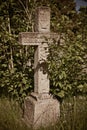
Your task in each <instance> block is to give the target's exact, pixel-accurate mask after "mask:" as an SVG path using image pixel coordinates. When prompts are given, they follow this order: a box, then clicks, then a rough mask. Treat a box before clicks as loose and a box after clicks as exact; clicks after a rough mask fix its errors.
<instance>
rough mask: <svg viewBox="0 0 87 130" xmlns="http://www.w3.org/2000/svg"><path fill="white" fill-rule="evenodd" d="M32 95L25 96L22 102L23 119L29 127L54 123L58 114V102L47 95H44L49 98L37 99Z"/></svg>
mask: <svg viewBox="0 0 87 130" xmlns="http://www.w3.org/2000/svg"><path fill="white" fill-rule="evenodd" d="M32 95H33V96H32ZM32 95H31V96H29V97H27V98H26V99H25V103H24V107H25V108H24V120H25V122H26V124H27V125H28V126H29V127H33V128H38V127H40V126H42V127H46V126H49V125H50V124H51V125H52V124H54V123H56V122H57V121H58V118H59V116H60V104H59V102H58V101H57V100H56V99H53V98H52V97H50V96H47V95H45V97H50V98H47V99H46V98H45V99H44V98H42V99H41V98H40V99H39V98H37V96H35V94H32ZM35 97H36V98H35ZM40 97H41V96H40ZM42 97H44V96H42Z"/></svg>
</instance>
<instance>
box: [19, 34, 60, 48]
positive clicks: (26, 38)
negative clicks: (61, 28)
mask: <svg viewBox="0 0 87 130" xmlns="http://www.w3.org/2000/svg"><path fill="white" fill-rule="evenodd" d="M46 39H50V42H52V39H55V40H56V41H57V40H58V39H59V36H58V34H57V33H39V32H22V33H20V34H19V43H20V44H22V45H37V46H38V45H40V44H41V43H42V42H47V40H46Z"/></svg>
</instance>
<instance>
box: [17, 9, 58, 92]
mask: <svg viewBox="0 0 87 130" xmlns="http://www.w3.org/2000/svg"><path fill="white" fill-rule="evenodd" d="M35 31H36V32H24V33H23V32H22V33H20V34H19V41H20V43H21V44H22V45H29V46H37V48H36V51H35V55H34V70H35V72H34V92H35V93H37V94H49V78H48V74H47V71H46V64H45V61H46V59H47V54H48V48H47V47H48V45H47V43H46V40H45V37H46V38H51V39H52V38H57V37H58V35H57V34H55V33H50V9H49V8H47V7H43V8H38V9H37V13H36V22H35Z"/></svg>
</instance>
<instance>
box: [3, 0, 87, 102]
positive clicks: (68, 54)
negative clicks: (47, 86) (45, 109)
mask: <svg viewBox="0 0 87 130" xmlns="http://www.w3.org/2000/svg"><path fill="white" fill-rule="evenodd" d="M43 5H44V6H49V7H50V8H51V30H52V31H54V32H58V35H59V36H60V38H59V40H58V41H57V43H55V41H54V42H53V44H51V45H50V46H49V52H50V56H49V58H48V64H49V65H48V67H49V68H48V70H49V76H50V80H51V92H52V93H53V94H54V95H55V96H57V97H58V98H63V97H65V96H66V95H69V94H70V95H76V94H77V93H86V92H87V71H86V70H87V56H86V53H87V47H86V46H87V25H86V23H87V20H86V19H87V18H86V17H87V8H81V9H80V12H79V14H78V13H77V12H76V11H75V2H74V1H73V0H71V1H63V0H54V1H53V0H41V1H38V0H32V1H31V0H25V1H24V0H18V1H15V0H1V1H0V95H3V94H4V95H6V96H8V95H9V96H10V97H13V98H17V100H22V99H24V97H25V96H26V95H28V94H29V93H30V91H32V90H33V86H34V83H33V82H34V81H33V62H34V61H33V60H34V59H33V54H34V53H33V52H34V48H33V47H32V48H30V47H28V46H20V45H19V43H18V34H19V32H23V31H25V32H26V31H34V17H35V15H34V14H35V8H36V7H38V6H43ZM61 42H62V43H61Z"/></svg>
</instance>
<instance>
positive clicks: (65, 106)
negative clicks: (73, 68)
mask: <svg viewBox="0 0 87 130" xmlns="http://www.w3.org/2000/svg"><path fill="white" fill-rule="evenodd" d="M0 130H31V129H29V128H28V127H27V126H26V124H24V122H23V119H22V110H21V109H20V107H19V105H18V103H17V102H15V101H13V100H10V101H9V100H8V99H7V98H3V99H2V98H1V99H0ZM39 130H87V97H86V96H85V97H82V96H79V97H73V98H67V99H65V100H64V101H63V102H62V104H61V116H60V121H58V123H57V124H55V126H49V127H47V128H40V129H39Z"/></svg>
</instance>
